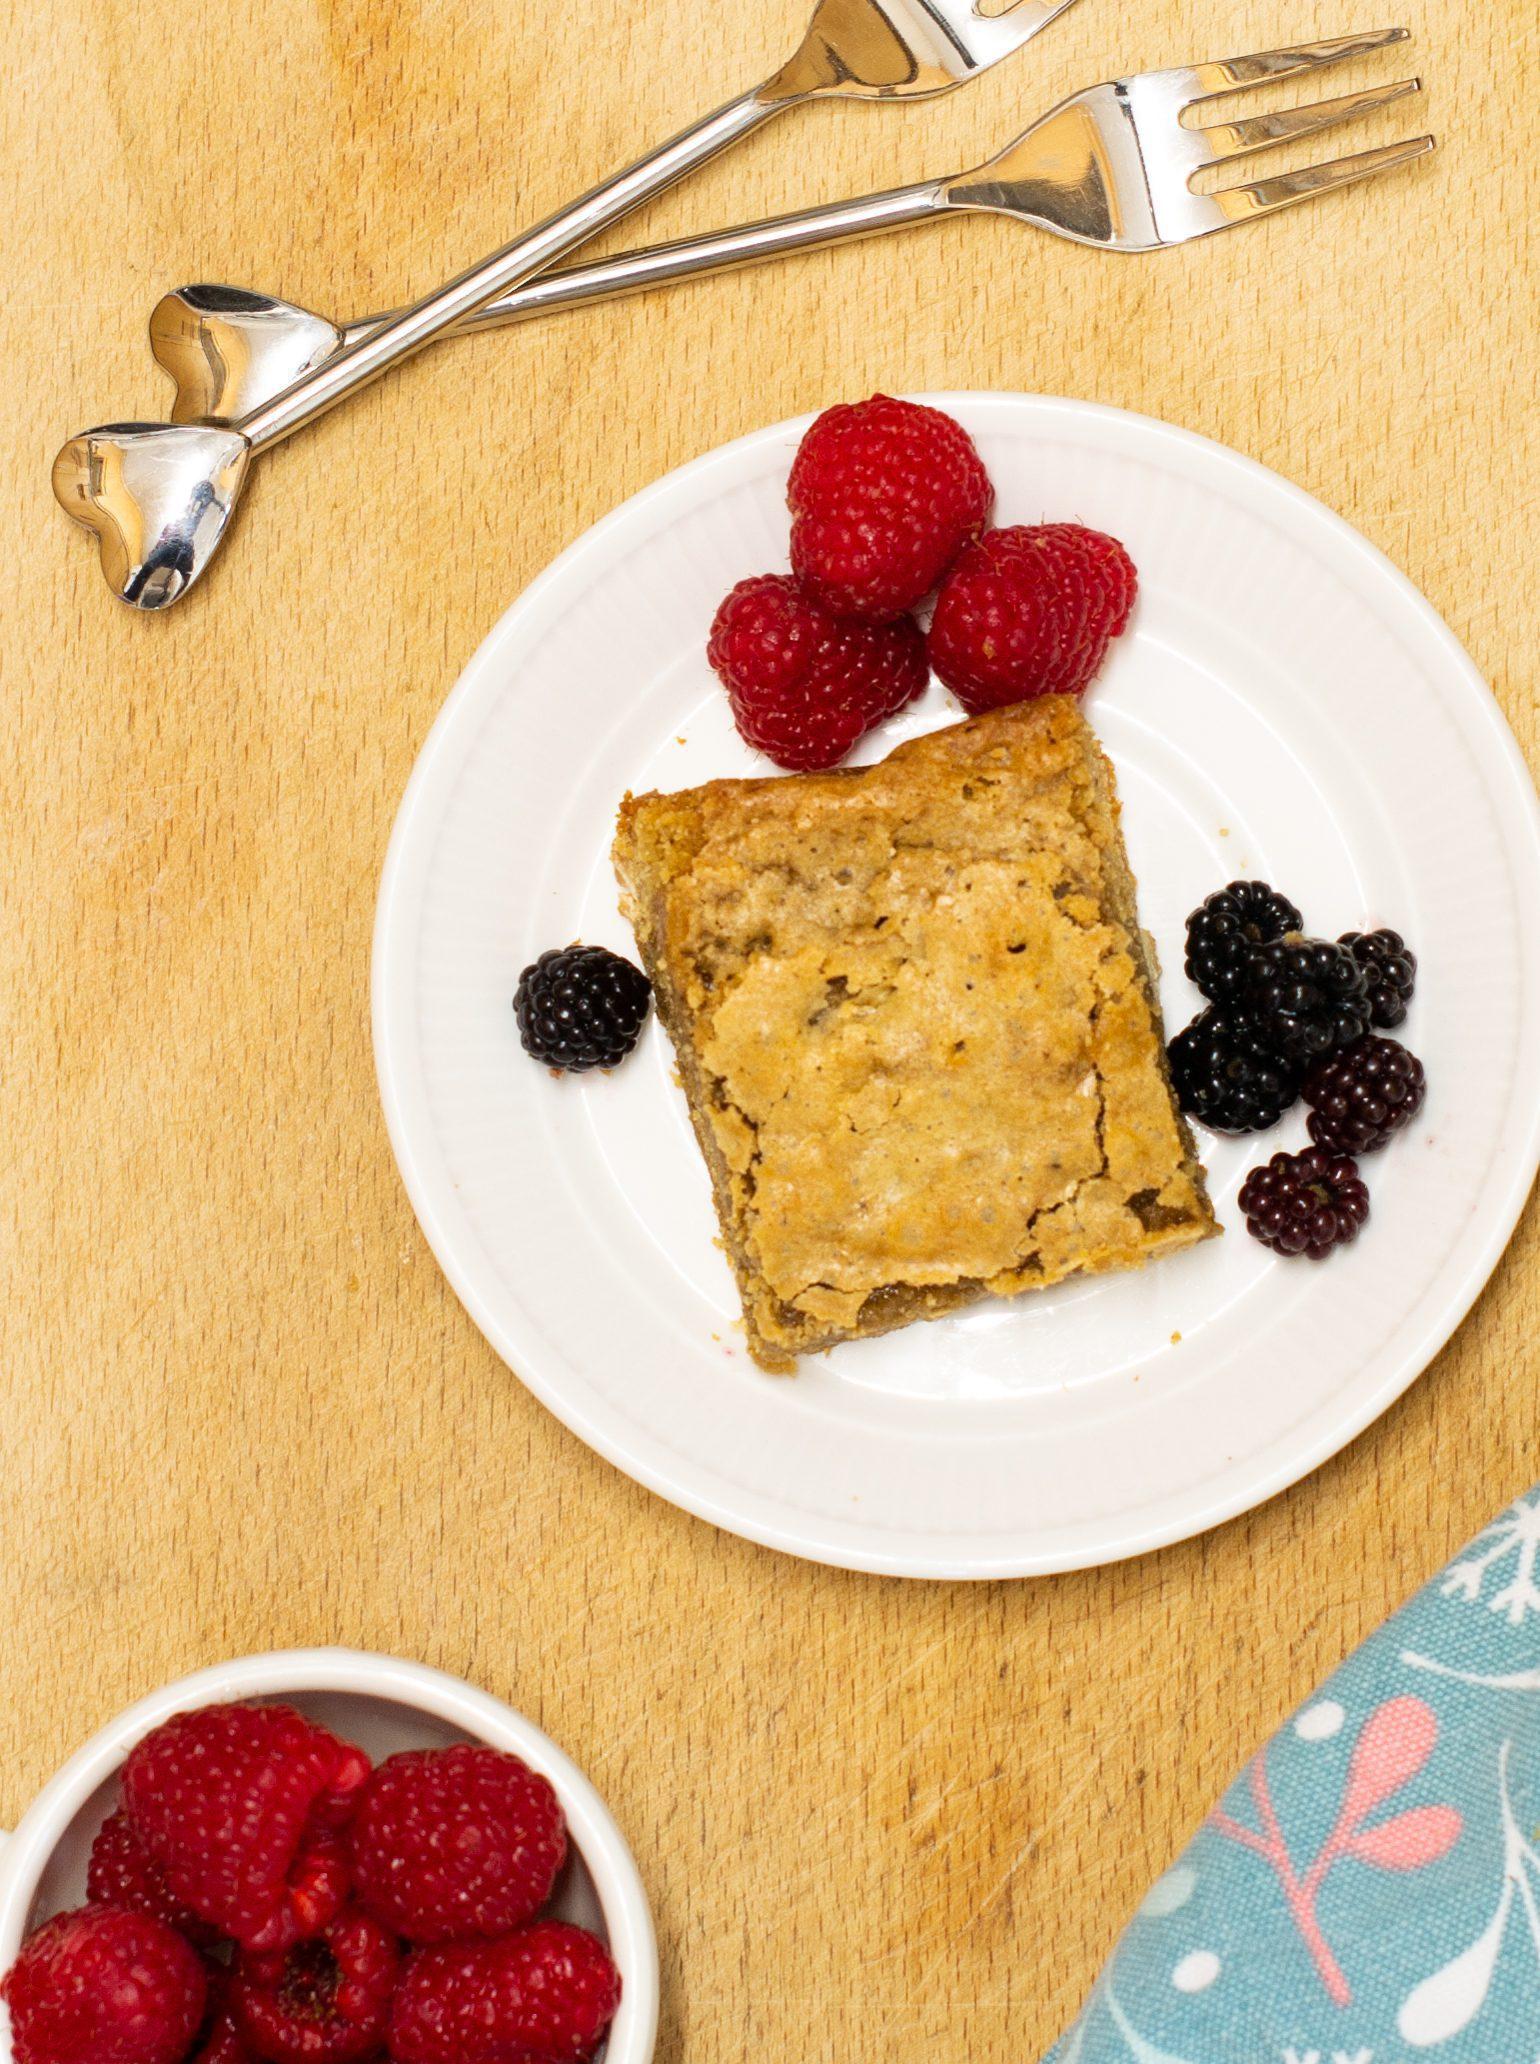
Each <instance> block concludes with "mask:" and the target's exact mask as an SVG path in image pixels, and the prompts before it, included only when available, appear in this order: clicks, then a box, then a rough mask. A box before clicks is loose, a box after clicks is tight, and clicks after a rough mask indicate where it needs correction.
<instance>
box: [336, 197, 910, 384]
mask: <svg viewBox="0 0 1540 2064" xmlns="http://www.w3.org/2000/svg"><path fill="white" fill-rule="evenodd" d="M949 207H950V204H949V203H948V200H947V196H946V188H945V183H944V182H943V181H941V180H939V179H935V180H928V181H926V182H925V183H924V184H923V185H919V186H898V187H893V188H891V189H889V191H887V192H886V193H877V194H863V195H862V196H861V198H860V199H859V200H854V201H832V202H830V203H829V204H828V205H827V206H826V207H822V208H805V209H803V210H801V211H800V212H799V213H797V214H795V215H776V216H773V217H771V219H770V220H769V221H766V222H748V223H743V224H740V225H739V226H738V227H737V228H735V229H723V230H718V231H716V232H715V233H714V234H712V235H709V236H693V237H680V238H678V239H677V240H676V241H675V242H673V243H667V244H654V245H652V246H651V247H650V248H648V249H647V250H642V251H621V252H619V253H617V255H616V256H615V257H613V258H600V259H596V260H593V261H592V262H590V263H589V264H587V265H573V266H568V267H567V268H566V269H565V270H564V271H561V272H546V273H542V274H541V275H540V277H539V278H538V279H532V280H526V281H525V283H524V284H523V286H520V287H515V288H514V289H513V290H512V292H511V293H507V294H499V295H498V296H497V298H496V299H495V300H493V301H488V302H486V303H485V304H484V305H483V306H482V307H480V308H478V309H477V310H476V311H475V312H474V313H473V314H471V315H468V316H466V317H465V318H464V319H463V321H461V322H459V323H457V324H456V325H455V331H456V334H457V335H464V334H465V332H466V331H468V330H495V329H501V328H502V327H503V326H504V325H505V324H508V323H516V322H526V321H528V319H529V318H530V317H531V316H535V315H550V314H554V313H555V312H556V311H557V310H559V309H564V308H586V307H588V306H589V305H590V304H591V303H593V302H595V301H614V300H618V299H620V297H621V296H622V295H625V294H640V293H645V292H646V290H647V289H648V288H649V287H666V286H674V285H676V284H678V283H679V282H680V281H682V280H693V279H708V278H710V277H711V276H712V275H713V274H715V273H722V272H736V271H737V270H738V269H739V267H740V266H745V265H759V264H762V263H763V262H764V261H765V260H766V259H770V258H786V257H790V256H792V255H794V254H795V253H796V252H799V251H822V250H825V249H827V247H828V246H829V245H831V244H843V243H848V242H854V240H855V239H856V238H858V237H870V236H883V235H885V234H886V233H887V232H888V231H889V230H895V229H904V228H906V227H907V226H908V225H909V224H911V223H915V222H928V221H933V220H934V219H935V218H936V217H937V216H938V215H944V214H946V213H948V212H949ZM393 319H394V318H393V317H392V316H389V315H370V316H364V317H362V318H361V319H360V320H359V321H358V322H355V323H350V324H349V325H348V326H347V328H346V329H345V330H344V331H343V333H342V334H343V343H344V345H349V344H353V343H355V342H356V341H358V340H359V339H361V338H364V337H368V336H371V335H372V334H373V333H374V332H375V331H376V330H377V329H378V328H379V327H380V326H381V324H382V323H388V322H390V321H392V320H393Z"/></svg>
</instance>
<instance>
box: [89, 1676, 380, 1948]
mask: <svg viewBox="0 0 1540 2064" xmlns="http://www.w3.org/2000/svg"><path fill="white" fill-rule="evenodd" d="M368 1775H369V1759H368V1757H367V1756H366V1755H365V1754H364V1753H363V1751H362V1750H361V1749H355V1748H352V1747H350V1746H349V1745H348V1744H347V1743H346V1742H340V1741H338V1740H337V1738H336V1736H335V1735H332V1734H328V1733H327V1731H326V1729H325V1728H324V1727H317V1726H315V1725H314V1723H313V1722H311V1721H309V1720H307V1719H305V1717H304V1716H303V1714H300V1713H296V1712H295V1711H294V1709H293V1708H292V1707H291V1706H200V1707H198V1708H196V1709H195V1710H194V1711H193V1712H191V1713H178V1714H177V1715H175V1717H174V1718H172V1719H170V1720H168V1721H166V1722H165V1724H164V1725H163V1726H161V1727H157V1728H156V1729H155V1731H154V1733H153V1734H149V1735H146V1736H145V1738H144V1740H143V1741H142V1742H140V1744H139V1746H138V1747H137V1748H136V1749H135V1750H134V1751H133V1753H132V1754H131V1755H130V1756H129V1758H128V1761H127V1762H126V1763H125V1764H124V1765H123V1804H124V1807H125V1808H126V1810H127V1813H128V1817H129V1819H130V1821H131V1822H132V1823H133V1827H134V1831H135V1833H136V1834H137V1835H138V1836H139V1838H140V1840H141V1841H142V1842H143V1843H144V1845H145V1847H146V1848H147V1849H148V1850H149V1851H150V1853H151V1855H152V1856H154V1857H155V1859H156V1861H157V1862H158V1863H159V1864H160V1866H161V1868H162V1869H163V1870H164V1871H165V1873H166V1877H167V1880H168V1882H169V1883H170V1885H171V1889H172V1890H173V1892H175V1893H176V1895H177V1896H178V1898H180V1899H185V1900H186V1902H187V1904H188V1905H189V1906H190V1907H192V1909H193V1911H194V1912H195V1913H197V1914H198V1915H199V1916H200V1917H201V1918H202V1919H204V1920H206V1921H211V1922H213V1923H214V1925H215V1926H216V1927H218V1928H220V1929H221V1930H222V1931H223V1932H224V1933H225V1934H227V1935H232V1936H234V1938H235V1940H236V1941H237V1942H239V1943H240V1944H241V1945H242V1946H243V1947H244V1948H247V1949H266V1950H283V1949H288V1948H290V1947H291V1946H292V1945H293V1944H294V1943H296V1942H299V1941H302V1940H304V1939H305V1938H306V1937H308V1936H312V1935H318V1934H320V1932H321V1930H322V1929H323V1928H324V1927H325V1926H326V1925H327V1923H328V1922H329V1921H330V1920H331V1918H332V1916H333V1915H334V1914H335V1913H336V1912H337V1911H338V1909H339V1908H340V1907H341V1905H342V1902H343V1900H344V1899H345V1898H346V1897H347V1890H348V1880H347V1859H346V1853H345V1848H344V1844H343V1842H342V1839H341V1836H340V1834H339V1832H338V1831H339V1829H340V1828H341V1826H342V1825H343V1824H344V1823H345V1821H346V1819H347V1817H348V1815H349V1813H350V1812H351V1811H352V1808H353V1802H354V1798H355V1795H356V1794H357V1792H358V1789H359V1787H360V1786H361V1785H362V1784H363V1782H364V1780H365V1778H366V1777H367V1776H368Z"/></svg>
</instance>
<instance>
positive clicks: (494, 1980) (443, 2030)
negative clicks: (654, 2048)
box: [390, 1921, 620, 2064]
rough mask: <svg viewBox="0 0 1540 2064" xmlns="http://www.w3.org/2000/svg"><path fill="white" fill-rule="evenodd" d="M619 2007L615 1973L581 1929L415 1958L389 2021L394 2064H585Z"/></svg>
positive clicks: (539, 1930) (546, 1927)
mask: <svg viewBox="0 0 1540 2064" xmlns="http://www.w3.org/2000/svg"><path fill="white" fill-rule="evenodd" d="M619 2005H620V1973H619V1972H618V1971H617V1970H616V1969H615V1966H614V1964H613V1963H612V1962H611V1960H610V1955H609V1951H608V1950H607V1949H606V1948H605V1947H604V1944H603V1943H602V1942H600V1941H599V1940H598V1938H597V1936H593V1935H590V1934H589V1933H588V1932H587V1931H586V1929H583V1928H573V1927H569V1926H568V1924H567V1923H566V1922H565V1921H542V1922H541V1923H540V1924H539V1926H538V1927H534V1928H526V1929H524V1931H523V1932H522V1933H521V1934H518V1935H505V1936H504V1937H503V1939H502V1941H501V1942H472V1943H456V1944H454V1945H452V1946H451V1945H447V1944H446V1945H444V1946H442V1947H438V1948H434V1949H419V1950H417V1951H415V1952H414V1953H413V1954H412V1955H411V1956H409V1957H408V1958H407V1960H406V1968H405V1970H404V1971H403V1972H402V1974H401V1983H400V1984H399V1985H398V1986H397V1988H396V2001H395V2005H394V2006H393V2007H392V2009H391V2015H390V2054H391V2056H392V2057H393V2058H395V2060H396V2064H584V2060H586V2059H587V2058H589V2057H591V2056H592V2055H593V2053H594V2051H595V2050H596V2049H597V2048H598V2047H599V2044H600V2042H601V2041H602V2040H603V2038H604V2033H605V2031H606V2029H607V2028H608V2027H609V2025H610V2023H611V2021H613V2020H614V2018H615V2009H616V2008H617V2007H618V2006H619Z"/></svg>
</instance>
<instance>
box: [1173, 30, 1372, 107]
mask: <svg viewBox="0 0 1540 2064" xmlns="http://www.w3.org/2000/svg"><path fill="white" fill-rule="evenodd" d="M1411 33H1412V32H1411V30H1410V29H1375V30H1373V31H1371V32H1369V33H1367V34H1365V35H1361V36H1330V37H1328V38H1327V39H1326V41H1325V42H1322V43H1296V44H1295V45H1294V46H1293V48H1292V49H1289V50H1260V51H1258V52H1257V53H1256V54H1255V55H1254V56H1252V57H1222V58H1217V59H1214V60H1213V61H1211V62H1210V63H1208V64H1196V65H1179V66H1176V67H1174V68H1173V69H1172V70H1171V71H1169V72H1164V73H1162V74H1161V76H1162V77H1163V78H1166V79H1169V80H1171V81H1172V82H1173V83H1174V84H1178V85H1180V86H1182V87H1184V88H1185V89H1186V91H1187V93H1188V95H1189V96H1190V98H1191V99H1193V100H1202V99H1204V98H1212V97H1213V96H1214V95H1215V94H1218V93H1230V92H1233V91H1234V89H1235V88H1236V87H1237V86H1255V85H1256V84H1257V82H1258V81H1259V80H1262V79H1288V78H1291V77H1292V76H1293V75H1294V73H1296V72H1310V71H1314V70H1315V69H1316V68H1317V66H1319V65H1329V64H1340V63H1343V62H1345V61H1346V60H1347V59H1348V58H1350V57H1363V56H1365V55H1367V53H1368V52H1370V51H1371V50H1385V49H1388V48H1389V46H1390V45H1391V44H1392V43H1404V42H1406V40H1407V39H1408V37H1409V36H1410V35H1411Z"/></svg>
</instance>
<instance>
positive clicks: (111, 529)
mask: <svg viewBox="0 0 1540 2064" xmlns="http://www.w3.org/2000/svg"><path fill="white" fill-rule="evenodd" d="M250 458H251V446H250V444H249V443H248V442H247V440H246V439H245V438H244V437H243V436H242V435H241V433H240V432H239V431H238V430H231V429H228V428H222V427H220V426H217V425H214V424H166V423H104V424H102V425H101V427H100V428H99V429H96V430H84V431H82V432H81V434H80V435H79V436H78V437H72V438H71V439H70V441H69V442H68V444H66V445H65V446H64V448H63V450H62V451H61V452H60V453H59V456H58V457H57V458H56V459H55V460H54V462H53V491H54V495H55V497H56V498H57V500H58V502H59V505H60V507H61V508H62V509H63V510H64V511H65V512H66V514H67V515H70V516H72V517H73V518H74V519H75V521H76V522H77V523H80V524H83V525H84V526H85V528H86V529H87V530H90V531H94V532H95V533H96V541H97V545H98V548H99V549H100V552H101V560H102V572H103V574H104V575H105V576H106V580H107V585H108V586H109V587H110V588H111V589H112V591H113V593H114V594H115V595H117V596H118V598H119V599H120V600H121V601H124V602H127V603H128V604H130V606H131V607H133V608H135V609H165V608H167V607H168V606H169V605H170V604H171V603H173V602H175V601H178V600H179V599H180V598H181V597H182V596H183V595H185V594H186V593H187V590H188V589H189V588H190V587H191V586H192V584H193V582H194V581H195V580H197V578H198V576H199V575H200V574H201V573H202V572H203V569H204V568H205V567H206V566H207V565H208V563H209V560H210V559H211V558H212V557H213V556H214V554H215V552H216V551H217V550H218V549H219V541H220V539H221V538H222V537H223V536H224V533H225V526H226V524H227V523H228V522H229V520H230V515H231V512H232V510H233V509H234V507H235V504H236V501H237V500H238V499H239V496H240V492H241V486H242V483H243V482H244V480H245V478H246V467H247V464H248V463H249V461H250Z"/></svg>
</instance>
